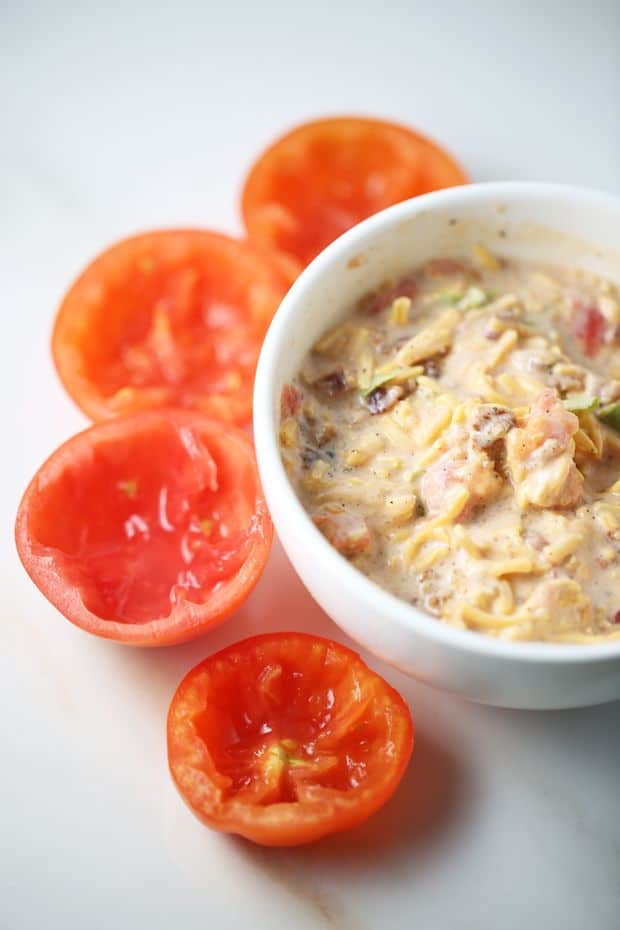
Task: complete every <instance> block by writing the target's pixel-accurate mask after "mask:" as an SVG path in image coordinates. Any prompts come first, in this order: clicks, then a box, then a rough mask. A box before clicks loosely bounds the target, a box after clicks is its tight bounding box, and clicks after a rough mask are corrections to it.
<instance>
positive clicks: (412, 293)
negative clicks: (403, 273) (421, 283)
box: [365, 275, 418, 316]
mask: <svg viewBox="0 0 620 930" xmlns="http://www.w3.org/2000/svg"><path fill="white" fill-rule="evenodd" d="M417 293H418V284H417V281H416V279H415V278H414V277H413V276H412V275H408V276H407V277H406V278H403V279H402V281H399V282H398V284H395V285H394V287H391V288H388V289H387V290H381V291H379V293H378V294H375V295H373V296H372V297H371V298H370V303H369V304H367V305H366V306H365V312H366V313H367V314H368V316H374V314H375V313H379V311H380V310H385V308H386V307H391V306H392V304H393V303H394V301H395V300H397V299H398V298H399V297H408V298H409V300H415V298H416V296H417Z"/></svg>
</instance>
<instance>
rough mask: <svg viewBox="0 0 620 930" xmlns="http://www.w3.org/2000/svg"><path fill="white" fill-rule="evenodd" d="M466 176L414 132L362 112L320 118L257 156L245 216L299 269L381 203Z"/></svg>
mask: <svg viewBox="0 0 620 930" xmlns="http://www.w3.org/2000/svg"><path fill="white" fill-rule="evenodd" d="M467 180H468V179H467V176H466V175H465V173H464V171H463V170H462V168H461V167H460V166H459V165H458V164H457V163H456V162H455V161H454V159H453V158H452V157H451V156H450V155H449V154H448V153H447V152H445V151H443V149H441V148H440V147H439V146H438V145H436V144H435V143H434V142H431V141H430V140H429V139H427V138H425V137H424V136H422V135H420V134H419V133H416V132H414V130H412V129H408V128H407V127H404V126H399V125H397V124H394V123H386V122H382V121H380V120H374V119H363V118H359V117H350V118H344V117H342V118H340V117H337V118H331V119H324V120H318V121H316V122H312V123H306V124H304V125H301V126H298V127H297V128H296V129H293V130H292V132H290V133H288V134H287V135H286V136H284V137H283V138H281V139H279V140H278V141H277V142H275V143H274V144H273V145H272V146H271V147H270V148H269V149H267V151H266V152H264V153H263V154H262V155H261V157H260V158H259V159H258V160H257V162H256V163H255V164H254V166H253V168H252V170H251V171H250V174H249V175H248V178H247V180H246V183H245V187H244V191H243V197H242V211H243V218H244V221H245V224H246V227H247V229H248V232H249V234H250V237H251V238H252V239H253V240H255V241H256V242H259V243H261V244H262V245H263V246H267V247H269V248H273V249H276V250H278V251H281V252H283V253H285V254H286V255H288V256H289V257H292V258H294V259H295V260H297V262H298V263H299V266H300V267H301V266H303V265H306V264H308V262H310V261H311V260H312V259H313V258H314V257H315V256H316V255H318V253H319V252H320V251H321V250H322V249H323V248H325V246H327V245H328V244H329V243H330V242H332V241H333V240H334V239H336V238H337V237H338V236H339V235H341V234H342V233H343V232H345V231H346V230H347V229H350V228H351V227H352V226H354V225H355V224H356V223H358V222H359V221H360V220H362V219H365V218H366V217H368V216H371V215H372V214H373V213H376V212H378V211H379V210H382V209H383V208H384V207H388V206H390V205H391V204H395V203H398V202H399V201H401V200H406V199H407V198H409V197H414V196H417V195H418V194H423V193H426V192H428V191H432V190H437V189H439V188H442V187H451V186H453V185H456V184H464V183H465V182H466V181H467Z"/></svg>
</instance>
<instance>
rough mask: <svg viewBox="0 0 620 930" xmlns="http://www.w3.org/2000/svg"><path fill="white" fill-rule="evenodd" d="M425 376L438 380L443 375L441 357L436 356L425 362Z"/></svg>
mask: <svg viewBox="0 0 620 930" xmlns="http://www.w3.org/2000/svg"><path fill="white" fill-rule="evenodd" d="M424 374H425V375H426V376H427V377H429V378H438V377H439V375H440V374H441V356H439V355H434V356H433V358H429V359H427V360H426V361H425V362H424Z"/></svg>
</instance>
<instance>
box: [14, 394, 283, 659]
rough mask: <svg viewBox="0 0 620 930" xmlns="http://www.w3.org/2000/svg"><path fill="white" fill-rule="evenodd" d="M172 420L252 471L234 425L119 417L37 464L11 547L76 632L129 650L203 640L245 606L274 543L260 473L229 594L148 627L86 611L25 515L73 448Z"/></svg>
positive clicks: (183, 414) (166, 415) (175, 415)
mask: <svg viewBox="0 0 620 930" xmlns="http://www.w3.org/2000/svg"><path fill="white" fill-rule="evenodd" d="M162 420H172V421H173V422H175V423H181V424H194V425H195V424H196V423H198V424H200V427H201V428H203V429H205V430H206V431H207V432H208V431H213V432H214V433H217V434H218V435H219V436H222V435H223V434H226V435H227V436H230V437H231V439H232V440H233V441H234V443H235V445H236V446H237V447H238V448H239V450H243V454H244V455H246V456H247V460H248V462H251V463H253V467H254V469H256V464H255V458H254V449H253V446H252V443H251V441H250V439H249V437H248V436H247V435H246V433H245V432H244V431H242V430H240V429H238V428H236V427H234V426H231V425H226V424H222V423H220V422H218V421H214V420H210V419H209V418H208V417H206V416H204V415H202V414H198V413H195V412H193V411H186V410H165V411H143V412H140V413H136V414H132V415H130V416H127V417H117V418H114V419H112V420H107V421H104V422H102V423H99V424H95V425H93V426H90V427H89V428H88V429H86V430H84V431H83V432H81V433H78V434H77V435H76V436H73V437H72V438H71V439H69V440H67V441H66V442H65V443H64V444H63V445H62V446H60V447H59V448H58V449H56V451H55V452H53V453H52V454H51V455H50V456H49V457H48V459H47V460H46V461H45V462H44V463H43V465H41V467H40V468H39V469H38V471H37V472H36V474H35V475H34V477H33V479H32V480H31V482H30V484H29V485H28V487H27V488H26V490H25V492H24V494H23V496H22V499H21V501H20V504H19V507H18V511H17V516H16V520H15V544H16V548H17V552H18V555H19V558H20V560H21V562H22V565H23V566H24V568H25V570H26V572H27V573H28V575H29V576H30V578H31V580H32V581H33V582H34V584H35V585H36V586H37V587H38V588H39V590H40V591H41V592H42V593H43V595H44V596H45V597H46V598H47V600H49V601H50V602H51V603H52V604H53V605H54V606H55V607H56V608H57V610H58V611H59V612H60V613H61V614H62V615H63V616H64V617H66V619H67V620H69V621H70V622H71V623H73V624H74V625H75V626H77V627H79V628H80V629H82V630H84V631H86V632H88V633H92V634H94V635H95V636H99V637H101V638H102V639H109V640H113V641H115V642H119V643H122V644H123V645H129V646H141V647H148V648H150V647H157V646H168V645H175V644H178V643H183V642H187V641H189V640H192V639H195V638H196V637H198V636H201V635H202V634H204V633H205V632H206V631H208V630H210V629H212V628H213V627H216V626H218V625H219V624H221V623H223V622H224V621H225V620H226V619H228V617H230V616H231V615H232V614H233V613H235V611H236V610H237V609H238V608H239V607H240V606H241V605H242V604H243V602H244V601H245V600H246V599H247V597H248V596H249V594H250V593H251V591H252V589H253V588H254V586H255V585H256V584H257V582H258V581H259V579H260V577H261V575H262V572H263V570H264V568H265V565H266V563H267V559H268V556H269V552H270V550H271V544H272V541H273V524H272V522H271V518H270V516H269V513H268V510H267V505H266V503H265V500H264V497H263V494H262V489H261V488H260V482H259V479H258V470H257V469H256V499H255V513H254V518H253V520H254V528H255V531H256V532H255V535H254V536H253V537H252V546H251V549H250V552H249V554H248V557H247V559H246V560H245V562H244V563H243V564H242V566H241V568H240V569H239V572H238V574H237V575H236V576H235V578H234V582H235V584H231V586H230V590H228V591H226V593H225V595H224V596H223V597H220V598H218V599H217V603H216V604H215V605H213V604H209V603H208V602H206V603H202V604H201V603H195V602H192V601H184V602H181V603H179V604H176V605H174V607H173V608H172V610H171V612H170V614H169V616H168V617H155V618H153V620H151V621H150V622H144V623H124V622H118V621H113V620H106V619H105V618H103V617H100V616H98V615H97V614H95V613H93V612H92V611H91V610H89V609H88V608H87V607H86V606H85V604H84V602H83V600H82V598H81V596H80V591H79V590H78V588H77V587H76V586H74V585H72V584H71V583H69V582H68V580H67V578H66V577H65V576H64V575H63V574H62V572H59V570H58V567H57V566H56V564H55V563H54V560H53V558H51V557H50V556H49V555H44V556H43V557H42V556H41V554H40V552H39V551H38V548H39V547H38V546H37V545H36V544H35V543H34V541H33V539H32V536H31V532H30V528H29V511H30V508H31V506H32V503H33V500H35V499H36V496H37V495H38V494H39V491H40V488H41V487H44V486H45V485H46V484H47V483H48V482H49V481H51V480H53V479H54V477H55V476H57V475H58V474H59V473H61V472H62V469H63V468H64V467H65V465H66V464H69V463H71V461H72V459H73V456H74V455H75V449H76V444H77V445H80V446H81V445H85V446H88V442H89V440H90V438H91V437H93V436H95V437H96V436H97V435H98V434H101V433H102V432H104V431H108V432H111V431H112V432H113V431H115V430H116V431H119V432H120V433H122V432H123V431H124V430H127V429H129V430H132V429H138V428H140V427H143V426H145V425H147V426H148V425H149V423H151V422H153V423H157V422H159V421H162Z"/></svg>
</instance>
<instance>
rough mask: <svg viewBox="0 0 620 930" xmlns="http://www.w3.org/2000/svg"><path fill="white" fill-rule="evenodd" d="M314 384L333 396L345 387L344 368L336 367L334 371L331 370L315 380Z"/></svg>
mask: <svg viewBox="0 0 620 930" xmlns="http://www.w3.org/2000/svg"><path fill="white" fill-rule="evenodd" d="M314 386H315V387H316V388H318V389H319V390H321V391H325V392H326V393H327V394H328V395H329V396H330V397H335V396H336V394H340V393H342V391H344V390H345V389H346V387H347V376H346V375H345V373H344V369H342V368H337V369H336V371H332V372H330V373H329V374H328V375H325V376H324V377H323V378H319V380H318V381H315V383H314Z"/></svg>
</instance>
